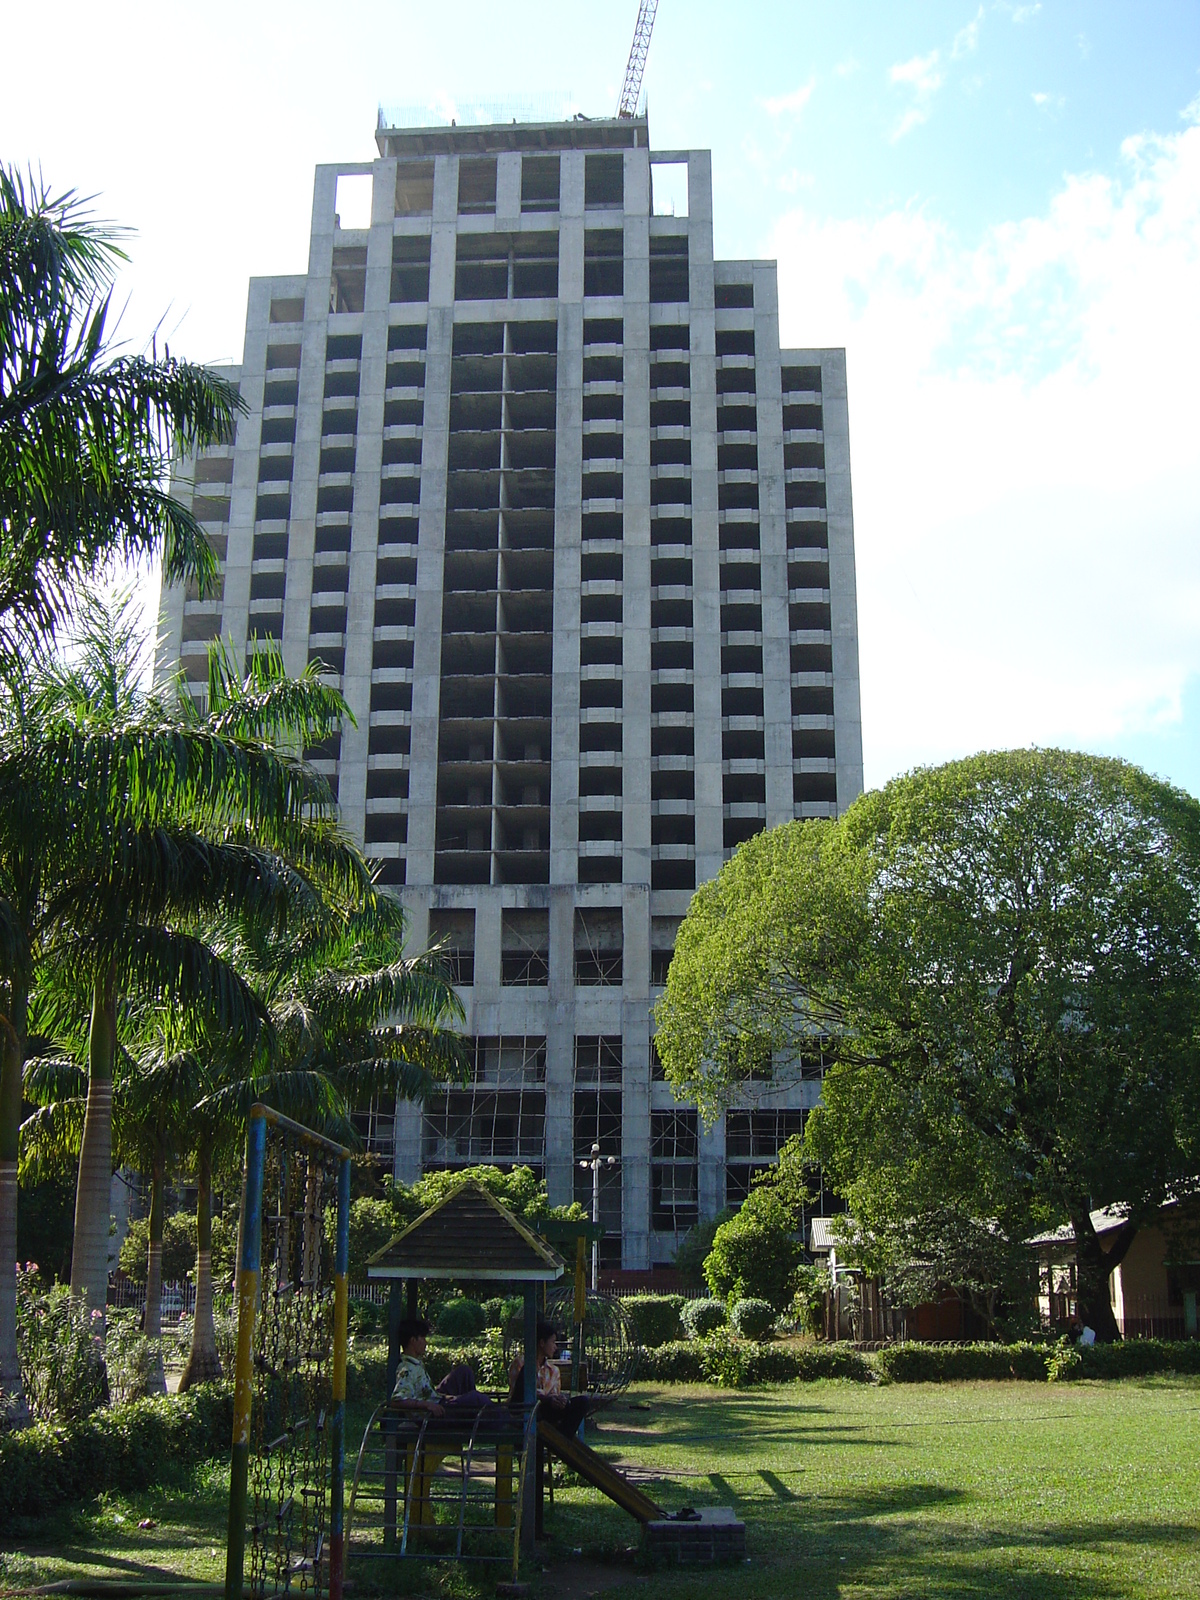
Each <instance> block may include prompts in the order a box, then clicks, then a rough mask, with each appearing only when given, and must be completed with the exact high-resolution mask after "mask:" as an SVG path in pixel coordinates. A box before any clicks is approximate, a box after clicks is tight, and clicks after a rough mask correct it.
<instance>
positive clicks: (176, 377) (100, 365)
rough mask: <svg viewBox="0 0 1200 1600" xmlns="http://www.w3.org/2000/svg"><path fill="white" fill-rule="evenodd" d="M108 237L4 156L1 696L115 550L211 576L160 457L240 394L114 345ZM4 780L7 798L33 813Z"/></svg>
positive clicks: (12, 1054) (6, 997) (14, 1129)
mask: <svg viewBox="0 0 1200 1600" xmlns="http://www.w3.org/2000/svg"><path fill="white" fill-rule="evenodd" d="M119 237H120V235H119V232H118V230H115V229H113V228H112V227H111V226H106V225H104V224H102V223H99V222H97V220H96V219H95V218H94V217H93V216H92V215H91V214H90V213H89V211H88V209H87V206H86V204H85V203H84V202H81V201H80V200H79V199H78V198H77V197H76V196H75V195H74V194H73V193H71V192H68V193H65V194H61V195H57V196H56V195H52V194H51V193H50V192H49V190H48V189H47V188H46V186H45V185H44V184H43V183H41V181H40V180H39V181H34V180H33V179H32V178H31V179H30V181H29V183H28V185H26V183H25V180H24V179H23V178H22V176H21V174H20V173H19V172H18V171H17V170H16V169H14V168H3V167H0V672H2V673H3V675H4V676H5V677H6V678H7V679H8V680H9V684H8V688H9V695H8V698H9V700H10V702H11V701H12V700H16V701H20V699H21V698H22V696H23V692H24V687H25V683H26V678H27V674H26V672H25V669H24V667H23V664H22V662H23V656H24V655H25V654H26V653H27V652H28V650H29V648H30V645H31V642H32V643H34V644H35V645H36V643H37V641H38V640H39V639H45V638H46V637H47V636H48V635H50V634H52V633H53V630H54V628H55V626H56V624H57V623H59V622H60V621H61V620H62V618H63V616H64V614H65V611H66V609H67V607H68V604H69V595H70V591H71V588H72V586H73V585H74V584H75V583H76V582H77V581H78V580H80V579H81V578H84V577H86V576H87V575H88V574H89V573H90V572H91V571H93V570H94V569H95V567H96V566H97V565H98V564H100V563H101V562H102V561H104V560H105V559H106V558H107V557H109V556H110V555H111V554H113V553H114V552H119V553H121V554H124V555H125V556H127V557H129V556H145V555H152V554H157V553H160V552H161V554H162V558H163V570H164V574H165V576H166V577H167V578H168V579H182V578H188V577H190V578H194V579H195V580H196V581H197V583H198V585H199V587H200V589H201V591H202V592H205V591H206V590H207V589H208V588H209V587H210V586H211V585H212V584H213V582H214V581H215V577H216V570H217V568H216V559H215V557H214V555H213V552H212V550H211V548H210V546H209V544H208V542H207V540H206V539H205V537H204V534H203V532H202V530H201V528H200V526H199V524H198V523H197V522H196V520H195V518H194V517H193V516H192V514H191V512H190V511H189V510H188V509H187V508H186V507H185V506H183V505H182V504H180V503H179V502H178V501H176V500H174V499H172V498H171V496H170V495H169V494H168V493H167V492H166V491H165V489H164V483H165V480H166V472H165V468H166V466H167V464H168V462H169V460H170V459H171V457H172V455H173V454H174V453H175V452H177V451H187V450H189V449H191V448H193V447H195V446H198V445H206V444H210V443H213V442H215V441H216V440H218V439H221V438H225V437H229V436H230V435H231V433H232V430H233V425H234V421H235V418H236V415H237V413H238V411H240V410H243V409H244V407H243V405H242V402H241V400H240V399H239V397H238V395H237V391H236V389H234V388H233V387H232V386H231V385H230V384H228V383H227V382H225V381H224V380H222V379H220V378H217V377H215V376H214V375H213V374H211V373H209V372H206V371H205V370H204V369H203V368H201V367H195V366H191V365H189V364H186V363H181V362H179V361H176V360H173V359H172V358H171V355H170V352H169V351H165V352H164V355H163V357H162V358H161V359H160V358H159V356H158V354H157V351H154V350H152V351H151V354H150V356H149V358H147V357H145V356H131V355H127V354H118V353H117V352H116V351H115V350H114V348H113V346H112V344H111V341H110V340H109V338H108V332H107V324H108V312H109V293H110V291H111V287H112V282H113V276H114V272H115V270H116V267H117V265H118V264H119V262H121V261H122V260H123V259H124V254H123V252H122V250H121V248H120V244H119ZM5 710H6V711H7V712H9V713H11V712H12V710H13V707H12V705H11V704H10V705H8V706H7V707H6V708H5ZM12 720H13V719H12V718H11V716H10V718H9V721H10V727H9V729H8V730H7V731H9V732H11V731H12V730H11V721H12ZM15 720H16V721H17V723H18V724H20V723H21V722H22V721H23V720H24V718H23V714H22V713H21V712H19V711H18V713H17V715H16V718H15ZM7 776H8V778H9V780H10V781H9V783H8V785H7V793H6V799H7V801H8V803H9V804H10V805H11V804H16V808H17V813H18V821H19V819H20V817H21V816H24V817H25V819H26V820H29V816H28V813H27V807H26V805H25V804H23V803H22V802H21V797H19V796H18V794H16V793H15V792H14V787H13V784H12V782H11V780H12V777H13V773H12V771H11V770H10V772H9V773H8V774H7ZM30 798H31V797H30V796H29V795H26V796H25V797H24V799H25V800H28V799H30ZM32 820H34V821H36V820H37V818H36V815H35V816H34V817H33V819H32ZM16 831H19V829H16V828H14V829H11V830H10V834H11V833H13V832H16ZM38 837H39V835H38V832H37V831H36V829H35V831H34V832H33V833H31V834H29V835H28V837H27V845H28V848H27V849H26V850H24V852H22V853H21V858H20V859H17V858H12V859H10V860H9V862H8V863H7V870H3V871H0V969H2V973H3V980H2V982H0V989H2V991H3V992H2V993H0V1426H2V1425H3V1424H4V1423H5V1422H6V1421H8V1422H11V1423H14V1424H16V1425H21V1424H23V1423H24V1422H26V1421H28V1417H29V1411H28V1407H27V1405H26V1403H25V1397H24V1393H23V1391H22V1388H21V1378H20V1369H19V1366H18V1363H17V1346H16V1294H15V1287H14V1286H15V1277H16V1249H17V1160H18V1140H19V1128H20V1121H21V1073H22V1065H23V1060H24V1048H25V1033H26V1014H25V1013H26V1006H27V1002H28V996H29V984H30V979H31V969H32V961H33V949H34V943H35V936H36V931H37V930H36V924H37V923H38V921H39V920H40V918H41V915H42V910H43V908H42V907H41V906H40V905H39V904H38V899H39V893H38V891H39V879H40V859H41V858H40V857H39V854H38V851H37V849H36V842H37V839H38ZM5 879H6V880H7V881H3V880H5Z"/></svg>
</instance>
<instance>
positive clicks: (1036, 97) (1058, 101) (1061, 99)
mask: <svg viewBox="0 0 1200 1600" xmlns="http://www.w3.org/2000/svg"><path fill="white" fill-rule="evenodd" d="M1030 98H1031V99H1032V101H1033V103H1034V105H1035V106H1037V107H1038V109H1039V110H1041V109H1042V108H1043V107H1045V106H1049V107H1050V108H1051V109H1052V110H1054V111H1061V110H1062V108H1063V107H1064V106H1065V105H1066V103H1067V97H1066V96H1065V95H1062V94H1046V93H1045V92H1044V91H1043V90H1041V89H1035V90H1034V92H1033V94H1032V95H1031V96H1030Z"/></svg>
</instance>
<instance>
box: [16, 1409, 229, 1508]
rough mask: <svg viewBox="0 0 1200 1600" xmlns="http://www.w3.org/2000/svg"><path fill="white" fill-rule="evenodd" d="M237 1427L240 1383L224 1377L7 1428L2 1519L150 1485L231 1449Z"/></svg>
mask: <svg viewBox="0 0 1200 1600" xmlns="http://www.w3.org/2000/svg"><path fill="white" fill-rule="evenodd" d="M232 1431H233V1390H232V1388H231V1386H230V1385H228V1384H224V1383H221V1384H198V1385H197V1387H196V1388H194V1389H191V1390H189V1391H188V1393H187V1394H184V1395H174V1396H169V1397H167V1398H165V1399H161V1398H160V1399H155V1400H135V1401H134V1402H133V1403H132V1404H131V1405H125V1406H115V1407H114V1408H113V1409H112V1410H109V1411H105V1412H103V1413H102V1414H99V1415H92V1416H87V1417H82V1418H80V1419H78V1420H77V1421H74V1422H70V1423H67V1424H66V1425H65V1426H62V1427H57V1428H51V1427H49V1426H48V1425H46V1424H45V1423H37V1424H35V1425H34V1426H33V1427H31V1428H23V1429H22V1430H21V1431H20V1432H19V1433H7V1434H4V1435H0V1526H4V1525H7V1524H8V1523H10V1522H11V1519H12V1518H14V1517H30V1516H39V1515H41V1514H43V1513H44V1512H46V1511H49V1510H51V1509H52V1508H53V1507H55V1506H57V1505H60V1504H62V1503H63V1502H64V1501H70V1500H81V1499H86V1498H89V1497H91V1496H92V1495H96V1494H99V1493H101V1492H102V1491H104V1490H116V1491H117V1492H118V1493H123V1492H128V1491H136V1490H139V1489H148V1488H150V1487H151V1486H153V1485H156V1484H159V1483H161V1482H162V1481H163V1479H164V1478H165V1477H167V1476H168V1475H169V1474H170V1473H171V1472H172V1469H173V1468H174V1469H176V1470H177V1469H180V1468H186V1467H190V1466H192V1465H194V1464H195V1463H196V1462H198V1461H205V1460H208V1459H210V1458H212V1457H214V1456H222V1455H226V1454H227V1453H228V1451H229V1441H230V1437H231V1435H232Z"/></svg>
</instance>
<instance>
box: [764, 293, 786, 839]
mask: <svg viewBox="0 0 1200 1600" xmlns="http://www.w3.org/2000/svg"><path fill="white" fill-rule="evenodd" d="M754 368H755V373H754V376H755V385H756V388H757V391H758V419H757V427H758V537H759V560H760V569H761V575H762V641H763V643H762V650H763V730H764V738H765V749H766V765H767V774H766V776H767V827H768V828H774V827H777V826H778V825H779V824H780V823H781V822H790V821H791V819H792V817H793V816H794V815H795V809H794V802H793V798H792V661H791V624H790V621H789V617H788V575H787V507H786V504H785V499H784V481H785V480H784V466H783V402H782V390H781V387H780V383H781V380H780V361H779V305H778V291H777V288H776V282H775V266H774V263H773V262H766V261H760V262H755V264H754Z"/></svg>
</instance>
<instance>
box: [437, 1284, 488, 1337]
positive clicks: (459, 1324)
mask: <svg viewBox="0 0 1200 1600" xmlns="http://www.w3.org/2000/svg"><path fill="white" fill-rule="evenodd" d="M435 1326H436V1329H437V1332H438V1333H439V1334H440V1335H441V1336H442V1337H443V1338H444V1339H473V1338H474V1337H475V1335H476V1334H478V1333H482V1332H483V1330H484V1327H485V1319H484V1315H483V1307H482V1306H481V1305H480V1304H479V1301H478V1300H468V1299H467V1298H466V1296H465V1295H464V1296H461V1297H460V1298H459V1299H457V1300H447V1302H446V1304H445V1305H444V1306H443V1307H442V1309H441V1310H440V1311H439V1312H438V1316H437V1323H436V1325H435Z"/></svg>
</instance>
